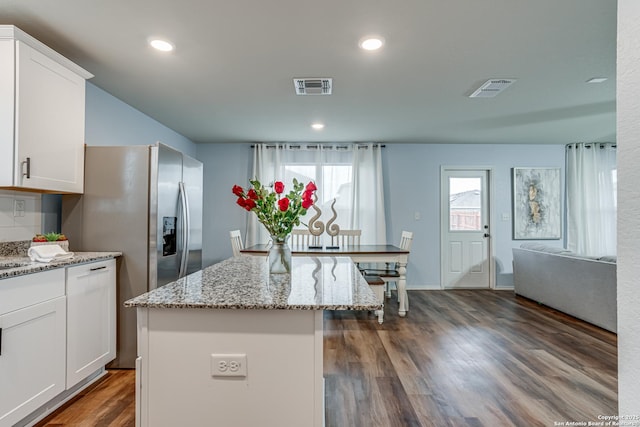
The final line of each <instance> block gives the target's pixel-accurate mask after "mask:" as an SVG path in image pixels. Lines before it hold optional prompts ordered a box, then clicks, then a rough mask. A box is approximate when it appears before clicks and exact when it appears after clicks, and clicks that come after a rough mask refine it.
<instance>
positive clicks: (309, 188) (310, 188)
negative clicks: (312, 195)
mask: <svg viewBox="0 0 640 427" xmlns="http://www.w3.org/2000/svg"><path fill="white" fill-rule="evenodd" d="M317 189H318V187H316V185H315V184H314V183H313V181H309V183H308V184H307V187H306V188H305V190H307V191H316V190H317Z"/></svg>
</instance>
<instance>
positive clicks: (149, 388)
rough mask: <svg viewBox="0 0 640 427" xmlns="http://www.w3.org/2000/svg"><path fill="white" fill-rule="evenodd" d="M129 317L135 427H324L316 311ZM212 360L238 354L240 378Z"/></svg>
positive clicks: (170, 312)
mask: <svg viewBox="0 0 640 427" xmlns="http://www.w3.org/2000/svg"><path fill="white" fill-rule="evenodd" d="M137 310H138V328H139V330H138V341H139V346H138V351H139V356H140V357H139V358H138V361H137V367H136V370H137V376H136V382H137V391H138V392H137V393H136V408H137V414H136V415H137V416H136V425H137V426H153V427H162V426H167V427H175V426H191V427H197V426H221V427H258V426H260V427H282V426H296V427H305V426H309V427H320V426H322V425H324V390H323V376H322V370H323V367H322V364H323V355H322V337H323V327H322V316H323V311H322V310H232V309H231V310H229V309H227V310H207V309H194V308H192V309H171V308H169V309H167V308H140V307H139V308H138V309H137ZM212 354H217V355H219V354H222V355H235V354H246V357H247V365H246V369H247V375H246V377H219V376H213V374H214V370H215V369H216V364H215V363H214V362H213V361H212Z"/></svg>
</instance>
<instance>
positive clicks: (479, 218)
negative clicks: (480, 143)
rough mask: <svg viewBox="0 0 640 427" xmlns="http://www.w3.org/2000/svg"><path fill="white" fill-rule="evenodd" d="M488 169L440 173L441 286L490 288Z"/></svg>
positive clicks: (456, 170)
mask: <svg viewBox="0 0 640 427" xmlns="http://www.w3.org/2000/svg"><path fill="white" fill-rule="evenodd" d="M489 175H490V170H489V169H456V168H444V167H443V169H442V173H441V177H442V179H441V185H442V187H441V218H442V221H441V227H442V240H441V241H442V247H441V254H442V255H441V257H442V261H441V264H442V268H441V270H442V274H441V276H442V287H443V288H445V289H454V288H464V289H469V288H485V289H486V288H489V287H491V271H492V270H493V269H492V268H491V262H490V260H491V257H490V250H491V247H490V244H489V241H490V240H489V238H490V230H489V226H490V223H489V191H488V188H489V186H488V183H489Z"/></svg>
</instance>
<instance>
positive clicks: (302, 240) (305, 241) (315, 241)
mask: <svg viewBox="0 0 640 427" xmlns="http://www.w3.org/2000/svg"><path fill="white" fill-rule="evenodd" d="M291 244H292V245H295V246H306V247H308V246H320V236H314V235H313V234H311V232H310V231H309V230H308V229H305V228H297V229H294V230H291Z"/></svg>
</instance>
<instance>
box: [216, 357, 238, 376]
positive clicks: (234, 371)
mask: <svg viewBox="0 0 640 427" xmlns="http://www.w3.org/2000/svg"><path fill="white" fill-rule="evenodd" d="M211 376H212V377H246V376H247V355H246V354H212V355H211Z"/></svg>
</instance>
